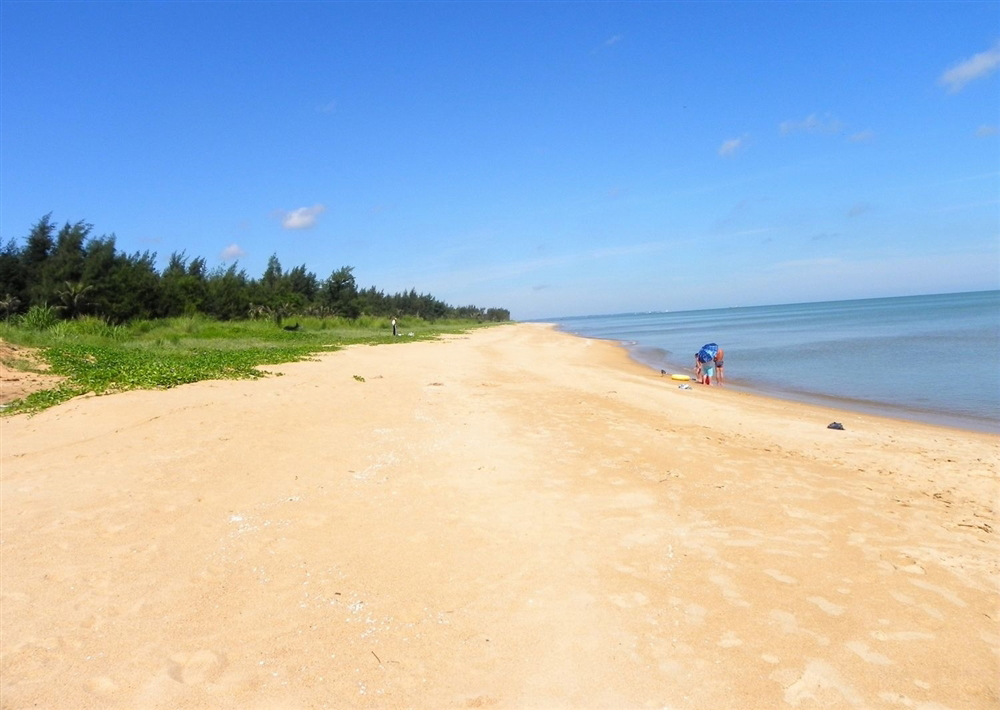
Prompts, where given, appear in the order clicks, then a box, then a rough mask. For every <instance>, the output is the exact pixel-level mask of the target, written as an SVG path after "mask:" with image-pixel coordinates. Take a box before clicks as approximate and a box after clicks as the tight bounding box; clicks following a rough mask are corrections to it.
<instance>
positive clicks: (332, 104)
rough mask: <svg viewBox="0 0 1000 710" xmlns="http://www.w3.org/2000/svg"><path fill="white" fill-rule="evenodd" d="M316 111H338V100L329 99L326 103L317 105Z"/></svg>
mask: <svg viewBox="0 0 1000 710" xmlns="http://www.w3.org/2000/svg"><path fill="white" fill-rule="evenodd" d="M316 111H317V112H318V113H336V112H337V102H336V101H328V102H326V103H325V104H322V105H321V106H317V107H316Z"/></svg>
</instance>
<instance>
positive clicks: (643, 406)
mask: <svg viewBox="0 0 1000 710" xmlns="http://www.w3.org/2000/svg"><path fill="white" fill-rule="evenodd" d="M266 369H267V370H269V371H273V372H276V373H281V374H282V376H280V377H268V378H264V379H260V380H254V381H244V380H236V381H208V382H199V383H194V384H191V385H184V386H181V387H176V388H173V389H170V390H165V391H155V392H154V391H131V392H125V393H121V394H116V395H110V396H103V397H94V396H85V397H80V398H77V399H74V400H71V401H70V402H67V403H65V404H63V405H60V406H58V407H56V408H53V409H50V410H46V411H43V412H41V413H39V414H37V415H34V416H32V417H28V416H26V415H14V416H11V417H5V418H3V419H0V438H2V442H3V446H2V450H0V493H2V495H0V505H2V511H0V512H2V515H0V545H2V548H0V549H2V551H3V554H2V556H0V573H2V574H0V579H2V587H0V599H2V601H3V603H2V605H0V625H2V628H3V631H4V633H3V636H2V641H0V643H2V648H0V695H2V698H3V705H4V707H5V708H6V707H9V708H11V709H12V710H14V709H16V708H22V707H31V706H34V705H39V706H49V707H52V706H66V707H129V708H157V709H160V710H173V709H175V708H177V709H179V708H185V707H249V708H255V707H259V708H270V707H324V706H329V707H370V708H383V707H414V708H468V707H491V708H525V707H546V708H548V707H573V708H599V707H616V708H663V707H670V708H672V709H674V710H700V709H701V708H707V707H712V708H719V709H721V710H727V709H732V710H743V709H744V708H746V707H768V708H780V707H790V708H794V707H806V706H823V707H886V706H890V705H892V706H897V705H898V706H906V707H919V706H922V705H923V706H926V707H945V708H953V709H954V710H958V709H959V708H962V709H963V710H965V709H973V710H975V709H980V708H982V709H984V710H985V708H993V707H995V706H996V703H997V701H998V699H1000V680H997V678H996V675H995V670H996V663H997V657H998V655H1000V634H998V633H997V619H998V606H1000V594H998V588H1000V586H998V585H1000V554H998V552H997V546H996V535H997V534H998V532H1000V520H998V517H1000V516H998V511H997V501H998V500H1000V474H998V464H1000V462H998V460H997V450H998V442H1000V439H998V437H997V436H995V435H992V434H985V433H977V432H966V431H959V430H952V429H948V428H943V427H935V426H931V425H925V424H920V423H911V422H906V421H900V420H894V419H888V418H883V417H874V416H870V415H862V414H852V413H843V412H841V411H838V410H834V409H829V408H826V407H821V406H814V405H807V404H798V403H789V402H786V401H783V400H777V399H774V398H770V397H767V396H763V395H755V394H749V393H745V392H739V391H736V390H734V389H731V388H713V387H700V388H694V389H692V390H681V389H678V388H677V387H674V386H669V385H667V383H665V382H664V380H663V379H662V378H661V377H660V376H659V374H658V373H655V374H651V373H650V372H649V368H647V367H646V366H645V365H642V364H640V363H638V362H636V361H635V360H633V359H632V358H631V357H630V356H629V354H628V353H627V351H626V349H625V348H623V347H622V346H620V345H618V344H616V343H614V342H612V341H602V340H596V339H588V338H582V337H579V336H575V335H571V334H568V333H564V332H560V331H557V330H555V329H554V328H552V327H551V326H548V325H538V324H511V325H504V326H498V327H495V328H487V329H482V330H476V331H472V332H470V333H468V334H464V335H457V336H445V337H442V338H440V339H439V340H435V341H426V342H412V343H405V344H398V345H393V347H384V348H383V347H378V346H374V347H373V346H351V347H348V348H345V349H343V350H341V351H337V352H333V353H327V354H322V355H318V356H317V357H316V358H315V359H314V360H311V361H304V362H296V363H288V364H284V365H280V366H273V367H267V368H266ZM831 417H833V418H836V419H839V420H840V421H842V422H843V423H844V425H845V430H843V431H834V430H830V429H827V428H826V425H827V424H828V423H829V422H830V421H831Z"/></svg>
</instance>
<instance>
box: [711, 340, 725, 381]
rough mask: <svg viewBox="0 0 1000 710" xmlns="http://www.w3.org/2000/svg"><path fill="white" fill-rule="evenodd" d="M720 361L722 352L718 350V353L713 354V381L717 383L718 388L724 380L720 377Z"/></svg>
mask: <svg viewBox="0 0 1000 710" xmlns="http://www.w3.org/2000/svg"><path fill="white" fill-rule="evenodd" d="M722 359H723V351H722V348H719V352H717V353H715V357H714V358H713V360H714V361H715V375H716V376H715V380H716V382H718V383H719V387H722V381H723V380H724V379H725V378H724V377H723V376H722Z"/></svg>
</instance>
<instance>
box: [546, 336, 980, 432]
mask: <svg viewBox="0 0 1000 710" xmlns="http://www.w3.org/2000/svg"><path fill="white" fill-rule="evenodd" d="M532 322H536V321H532ZM537 323H538V324H540V325H548V326H550V327H552V328H553V329H554V330H556V331H558V332H561V333H565V334H567V335H571V336H574V337H577V338H586V339H590V340H602V341H605V342H609V343H613V344H615V345H618V346H620V347H621V348H622V349H623V350H625V352H626V353H628V356H629V357H630V358H631V359H632V360H633V361H634V362H636V363H638V364H639V365H641V366H642V367H644V368H647V369H649V370H651V371H652V372H655V373H656V374H659V372H660V370H661V369H662V367H661V366H659V365H656V364H654V363H652V362H650V360H649V359H648V358H644V357H643V356H642V354H641V352H640V351H641V350H642V349H643V348H644V347H645V346H643V345H641V344H640V343H637V342H635V341H625V340H618V339H615V338H600V337H596V336H589V335H582V334H579V333H572V332H570V331H567V330H564V329H563V327H562V326H560V325H558V324H556V323H549V322H543V321H537ZM667 366H669V367H673V368H676V371H677V372H679V373H682V374H686V375H691V376H692V378H693V375H694V371H693V370H692V368H691V367H689V366H686V365H682V364H679V363H676V362H671V363H667ZM668 374H669V373H668ZM724 388H728V389H732V390H734V391H738V392H746V393H747V394H754V395H757V396H761V397H770V398H771V399H777V400H782V401H786V402H794V403H799V404H811V405H815V406H819V407H826V408H829V409H836V410H843V411H845V412H850V413H854V414H867V415H870V416H876V417H885V418H887V419H894V420H899V421H904V422H913V423H919V424H927V425H930V426H939V427H944V428H948V429H957V430H959V431H969V432H978V433H983V434H1000V418H995V419H989V418H985V417H977V416H972V415H962V414H956V413H953V412H939V411H931V410H924V409H917V408H914V407H903V406H898V405H892V404H887V403H884V402H874V401H868V400H861V399H854V398H851V397H838V396H835V395H826V394H818V393H814V392H802V391H798V390H792V389H781V388H779V387H760V386H754V385H748V384H744V383H742V382H740V380H739V379H738V378H737V379H736V380H735V381H731V380H729V379H727V380H726V386H725V387H724Z"/></svg>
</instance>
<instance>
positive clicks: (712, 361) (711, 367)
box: [694, 343, 722, 385]
mask: <svg viewBox="0 0 1000 710" xmlns="http://www.w3.org/2000/svg"><path fill="white" fill-rule="evenodd" d="M721 352H722V351H721V350H719V346H718V345H716V344H715V343H707V344H705V345H702V346H701V350H699V351H698V354H697V355H695V356H694V362H695V372H696V374H697V375H698V383H699V384H703V385H710V384H712V378H713V377H715V366H716V357H717V356H718V355H719V354H720V353H721Z"/></svg>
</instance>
